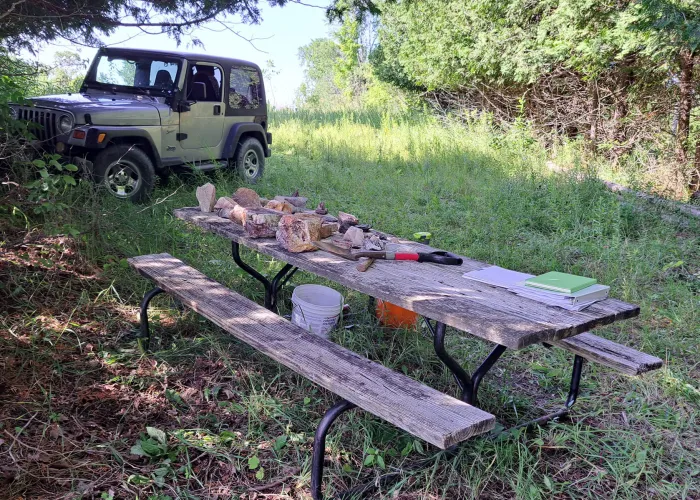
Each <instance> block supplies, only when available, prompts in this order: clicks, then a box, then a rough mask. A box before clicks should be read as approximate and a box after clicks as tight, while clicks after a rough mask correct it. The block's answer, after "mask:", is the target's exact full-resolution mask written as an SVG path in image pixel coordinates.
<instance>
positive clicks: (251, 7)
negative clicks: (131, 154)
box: [0, 0, 376, 50]
mask: <svg viewBox="0 0 700 500" xmlns="http://www.w3.org/2000/svg"><path fill="white" fill-rule="evenodd" d="M290 2H291V3H301V4H303V1H301V0H267V3H268V4H269V5H271V6H284V5H286V4H287V3H290ZM258 3H259V0H71V1H65V0H41V1H34V0H0V5H1V6H0V43H2V44H3V45H5V46H6V47H7V48H11V49H15V48H25V49H29V50H31V48H32V45H33V43H34V42H36V41H45V42H46V41H52V40H55V39H57V38H62V39H66V40H69V41H75V42H77V43H83V44H87V45H92V46H96V45H99V43H100V41H99V38H100V37H101V36H106V35H109V34H111V33H113V32H114V30H116V29H117V28H119V27H137V28H140V29H142V30H144V31H146V30H147V31H148V32H149V33H165V34H168V35H170V36H172V37H173V38H174V39H175V40H177V41H178V42H179V41H180V40H181V38H182V36H183V35H186V34H191V32H192V30H193V29H194V28H197V27H201V26H203V25H204V24H206V23H208V22H212V21H216V22H219V23H221V24H223V25H224V26H226V27H227V28H228V29H229V30H230V31H232V32H234V33H236V32H235V30H234V28H233V27H232V26H231V25H230V24H228V23H227V22H226V18H227V16H233V17H235V18H238V19H241V20H242V21H243V22H245V23H253V24H255V23H258V22H259V21H260V19H261V15H260V8H259V6H258ZM347 10H352V11H353V12H364V11H366V10H370V11H375V10H376V6H375V4H374V3H373V2H372V1H369V0H329V6H328V7H327V13H328V16H329V17H334V16H338V15H342V13H343V12H345V11H347ZM195 43H196V40H195Z"/></svg>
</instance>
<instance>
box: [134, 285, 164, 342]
mask: <svg viewBox="0 0 700 500" xmlns="http://www.w3.org/2000/svg"><path fill="white" fill-rule="evenodd" d="M163 292H165V290H163V289H162V288H160V287H155V288H154V289H153V290H151V291H149V292H147V293H146V295H144V296H143V300H142V301H141V315H140V316H139V320H140V329H139V334H138V335H137V337H136V342H137V343H138V345H139V349H140V350H141V352H146V351H148V349H149V347H150V345H151V331H150V329H149V328H148V305H149V304H150V303H151V300H152V299H153V297H155V296H156V295H159V294H161V293H163Z"/></svg>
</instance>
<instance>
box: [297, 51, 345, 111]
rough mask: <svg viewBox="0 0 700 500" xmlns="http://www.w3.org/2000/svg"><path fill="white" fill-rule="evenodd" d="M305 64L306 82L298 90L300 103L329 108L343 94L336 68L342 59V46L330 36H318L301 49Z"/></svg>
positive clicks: (300, 53)
mask: <svg viewBox="0 0 700 500" xmlns="http://www.w3.org/2000/svg"><path fill="white" fill-rule="evenodd" d="M299 59H300V60H301V63H302V65H303V66H304V82H303V83H302V85H301V87H300V88H299V90H298V100H299V101H300V103H304V104H308V105H310V106H312V107H318V108H322V109H323V108H329V107H332V106H334V105H337V102H338V98H339V97H340V96H341V95H342V91H341V89H340V88H339V87H338V84H337V80H336V78H335V74H334V70H335V68H336V65H337V64H338V63H339V61H340V60H341V51H340V47H338V45H337V44H336V43H335V42H334V41H333V40H330V39H328V38H317V39H315V40H312V41H311V43H309V44H308V45H305V46H303V47H301V48H300V49H299Z"/></svg>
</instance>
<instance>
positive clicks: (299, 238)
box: [277, 214, 321, 253]
mask: <svg viewBox="0 0 700 500" xmlns="http://www.w3.org/2000/svg"><path fill="white" fill-rule="evenodd" d="M320 235H321V220H320V219H319V218H318V217H312V216H307V214H294V215H290V214H287V215H283V216H282V218H281V219H280V222H279V226H278V228H277V241H278V242H279V244H280V245H281V246H282V248H284V249H285V250H288V251H290V252H294V253H299V252H309V251H312V250H316V247H315V246H314V245H313V242H314V241H318V240H320V239H321V236H320Z"/></svg>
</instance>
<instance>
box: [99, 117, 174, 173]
mask: <svg viewBox="0 0 700 500" xmlns="http://www.w3.org/2000/svg"><path fill="white" fill-rule="evenodd" d="M100 134H106V137H105V140H104V141H102V142H101V143H98V142H97V140H98V137H99V135H100ZM129 137H135V138H138V139H144V140H145V141H146V142H147V143H148V144H149V145H150V147H151V151H152V153H153V160H154V162H153V164H154V166H155V167H160V166H161V165H162V162H161V156H160V153H159V151H158V148H157V147H156V145H155V143H154V142H153V138H152V137H151V135H150V134H149V133H148V132H146V131H145V130H143V129H140V128H138V127H109V126H107V127H105V126H100V125H94V126H92V127H90V128H89V129H88V131H87V134H86V137H85V147H86V148H89V149H104V148H106V147H107V146H108V145H109V144H111V143H112V142H113V141H114V139H121V138H129Z"/></svg>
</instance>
